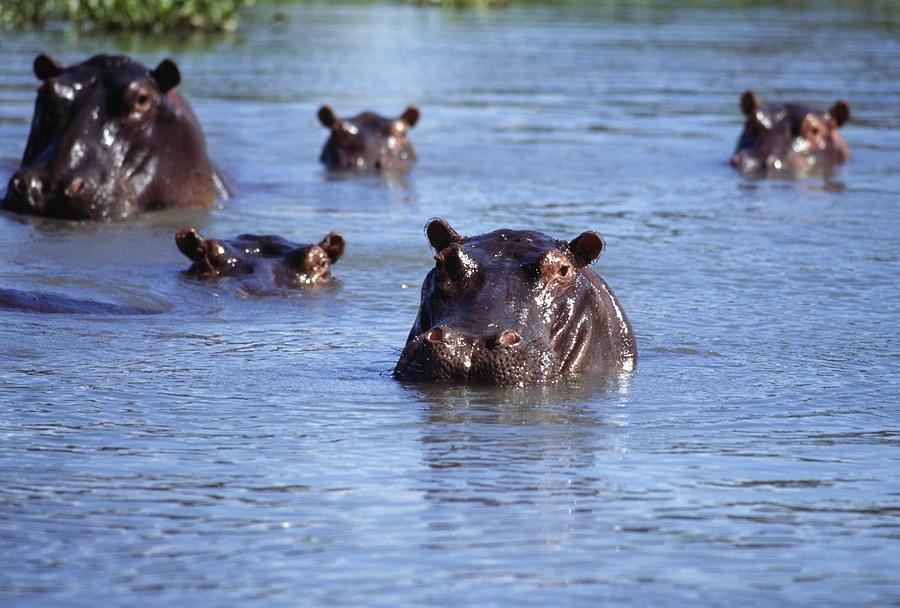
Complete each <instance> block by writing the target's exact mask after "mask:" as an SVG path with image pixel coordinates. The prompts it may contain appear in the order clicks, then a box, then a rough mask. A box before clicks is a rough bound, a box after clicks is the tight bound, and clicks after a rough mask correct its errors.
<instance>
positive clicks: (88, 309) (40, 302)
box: [0, 289, 162, 315]
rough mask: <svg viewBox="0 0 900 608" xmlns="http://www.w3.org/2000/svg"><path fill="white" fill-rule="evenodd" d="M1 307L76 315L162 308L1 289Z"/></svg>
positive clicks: (148, 312)
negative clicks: (139, 306)
mask: <svg viewBox="0 0 900 608" xmlns="http://www.w3.org/2000/svg"><path fill="white" fill-rule="evenodd" d="M0 309H3V310H15V311H20V312H27V313H43V314H76V315H154V314H159V313H161V312H162V310H152V309H149V308H138V307H135V306H126V305H123V304H115V303H113V302H101V301H98V300H86V299H83V298H71V297H69V296H64V295H60V294H55V293H49V292H44V291H22V290H19V289H0Z"/></svg>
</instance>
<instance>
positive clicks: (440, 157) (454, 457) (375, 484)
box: [0, 3, 900, 606]
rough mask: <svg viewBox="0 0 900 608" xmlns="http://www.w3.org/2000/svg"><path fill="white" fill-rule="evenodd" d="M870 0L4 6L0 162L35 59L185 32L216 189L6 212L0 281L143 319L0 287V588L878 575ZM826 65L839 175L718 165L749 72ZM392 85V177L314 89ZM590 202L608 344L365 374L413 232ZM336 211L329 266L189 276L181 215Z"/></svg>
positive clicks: (287, 591) (504, 594) (881, 71)
mask: <svg viewBox="0 0 900 608" xmlns="http://www.w3.org/2000/svg"><path fill="white" fill-rule="evenodd" d="M895 16H896V13H889V12H885V11H882V10H872V11H870V12H867V11H863V10H860V11H849V10H848V11H844V10H837V9H822V8H820V7H818V5H816V6H815V7H813V8H812V9H810V10H808V11H804V10H787V9H784V8H765V7H762V8H745V9H709V8H707V9H674V8H667V7H666V5H662V6H660V7H657V8H655V9H630V10H629V9H615V10H614V9H602V8H600V7H592V6H579V5H565V6H562V7H541V6H526V7H514V8H510V9H509V10H505V11H498V12H454V11H441V10H438V9H421V8H414V7H407V6H394V5H376V6H372V5H365V4H362V5H359V4H355V5H347V6H328V5H326V4H324V3H322V4H314V5H303V4H300V5H277V6H259V7H255V8H253V9H251V10H250V11H249V12H248V13H247V14H246V15H245V18H244V20H243V24H242V27H241V29H239V30H238V32H237V33H235V34H233V35H227V36H210V37H197V38H186V39H184V38H160V37H151V38H145V37H141V36H135V35H126V36H111V37H99V36H96V35H94V36H91V35H77V34H73V33H71V32H69V31H68V30H65V29H58V28H51V29H50V30H47V31H44V32H31V33H28V32H25V33H12V32H8V33H5V34H4V35H3V39H2V44H0V66H2V67H0V99H2V103H0V180H2V181H4V182H5V180H6V179H7V177H8V175H9V174H10V173H11V172H12V171H13V170H14V168H15V167H16V164H17V162H18V159H19V157H20V155H21V152H22V150H23V148H24V143H25V139H26V136H27V131H28V127H29V123H30V117H31V106H32V103H33V90H34V86H35V81H34V78H33V76H32V74H31V72H30V66H31V61H32V59H33V57H34V55H36V54H37V53H38V52H42V51H43V52H48V53H50V54H52V55H54V56H56V57H58V58H60V59H61V60H63V62H65V63H74V62H77V61H80V60H82V59H84V58H86V57H87V56H89V55H90V54H92V53H95V52H100V51H115V52H126V53H129V54H132V55H134V56H136V57H138V58H139V59H141V60H143V61H144V62H146V63H150V64H153V65H155V64H156V62H158V61H159V60H160V59H162V58H163V57H165V56H171V57H173V58H174V59H176V61H177V62H178V63H179V65H180V67H181V71H182V74H183V77H184V82H183V84H182V85H181V88H182V90H183V91H184V92H185V94H186V95H187V97H188V98H189V99H190V100H191V101H192V103H193V105H194V108H195V110H196V112H197V114H198V115H199V117H200V119H201V121H202V123H203V125H204V128H205V130H206V133H207V137H208V143H209V148H210V150H211V153H212V155H213V157H214V158H215V159H216V161H217V162H218V164H219V165H220V166H221V167H222V168H223V169H224V170H225V171H226V173H227V174H228V175H229V176H230V177H231V179H232V181H233V182H234V184H235V185H236V187H237V189H238V191H239V194H238V195H237V196H236V197H235V198H234V199H232V200H229V201H227V202H224V203H222V204H221V206H220V207H218V208H216V209H215V210H213V211H211V212H199V211H186V212H173V213H167V214H159V215H148V216H145V217H144V218H141V219H139V220H137V221H134V222H129V223H122V224H115V225H70V224H66V223H59V222H48V221H41V220H31V219H22V218H19V217H15V216H10V215H4V216H2V217H0V247H2V250H3V251H4V255H3V256H0V288H2V289H20V290H34V291H42V292H50V293H54V294H58V295H62V296H66V297H70V298H81V299H84V298H89V299H95V300H100V301H104V302H109V303H112V304H116V305H121V306H128V307H137V308H150V309H153V310H157V311H161V312H160V313H159V314H154V315H111V314H107V315H104V314H100V315H77V314H44V315H41V314H29V313H23V312H18V311H0V319H2V321H0V345H2V349H0V369H2V372H0V402H2V404H3V407H2V410H0V411H2V414H0V433H2V441H0V603H2V604H3V605H5V606H15V605H67V606H94V605H97V604H98V603H102V604H103V605H119V606H125V605H127V606H132V605H171V606H187V605H190V606H197V605H204V606H205V605H233V604H240V605H242V606H257V605H258V606H263V605H264V606H278V605H284V606H288V605H309V606H311V605H321V606H351V605H352V606H356V605H372V606H388V605H389V606H397V605H433V606H437V605H440V606H459V605H479V606H491V605H498V606H499V605H517V606H547V605H579V606H589V605H590V606H593V605H597V604H607V605H623V606H624V605H628V606H633V605H659V606H683V605H685V604H687V603H689V602H690V603H694V604H698V603H699V604H700V605H708V606H733V605H778V606H785V605H816V606H847V605H854V606H863V605H868V606H885V605H890V604H896V603H898V602H900V574H898V573H897V566H896V564H897V562H898V558H900V473H898V471H900V466H898V465H900V449H898V448H900V430H898V426H900V425H898V411H900V410H898V406H897V403H898V401H900V378H898V374H897V372H898V359H900V349H898V344H897V336H898V327H900V321H898V319H900V287H898V281H897V278H898V276H900V213H898V212H897V208H896V206H897V202H898V200H900V198H898V194H900V163H898V159H900V140H898V138H897V137H896V133H897V131H898V127H900V114H898V112H897V108H898V107H900V78H898V72H897V69H896V66H897V65H900V41H898V37H897V31H898V29H897V25H896V23H895V22H894V23H892V22H890V21H889V20H890V19H891V18H892V17H895ZM747 88H753V89H755V90H756V91H757V92H758V93H759V94H760V95H761V96H762V98H763V99H764V100H769V101H773V102H775V101H787V100H794V99H796V100H800V101H804V102H807V103H810V104H813V105H816V106H819V107H823V108H824V107H827V106H829V105H830V104H831V103H832V102H833V101H834V100H836V99H837V98H839V97H844V98H846V99H848V100H849V101H850V103H851V107H852V109H853V112H854V120H853V121H851V122H850V123H849V124H848V125H847V126H846V127H845V128H844V130H843V131H844V134H845V135H844V136H845V139H846V140H847V142H848V145H849V146H850V148H851V151H852V154H853V159H852V161H851V163H850V164H849V165H847V166H846V167H845V168H843V169H841V170H840V171H839V172H838V173H837V174H836V175H835V176H833V177H832V178H830V179H829V180H823V179H809V180H802V181H791V180H772V181H750V180H745V179H742V178H740V177H739V176H737V175H735V174H734V173H733V172H732V170H731V169H730V168H729V167H728V166H727V165H726V160H727V158H728V157H729V156H730V154H731V152H732V149H733V145H734V142H735V141H736V138H737V136H738V133H739V131H740V122H741V115H740V112H739V109H738V100H739V96H740V94H741V93H742V92H743V91H744V90H745V89H747ZM322 103H329V104H331V105H332V106H333V107H334V108H335V110H336V111H337V112H339V113H344V114H348V115H349V114H354V113H356V112H358V111H361V110H363V109H373V110H376V111H379V112H381V113H384V114H399V113H400V112H402V111H403V109H404V108H405V107H406V105H408V104H410V103H415V104H418V105H419V107H420V108H421V109H422V119H421V121H420V122H419V124H418V125H417V126H416V128H415V129H413V131H412V133H411V139H412V141H413V143H414V145H415V146H416V149H417V152H418V154H419V157H420V162H419V163H418V165H417V166H416V167H415V169H414V170H413V171H412V173H410V175H409V176H408V178H407V179H405V180H392V181H387V182H385V181H383V180H380V179H377V178H362V179H331V178H329V177H327V176H326V175H325V174H324V172H323V171H322V169H321V167H320V166H319V164H318V162H317V158H318V153H319V150H320V147H321V145H322V143H323V142H324V140H325V136H326V133H325V132H324V130H323V129H322V128H321V127H320V126H319V125H318V123H317V120H316V110H317V109H318V107H319V105H320V104H322ZM433 216H442V217H445V218H447V219H448V220H449V221H450V222H451V223H452V224H453V225H454V227H456V228H457V229H458V230H459V231H460V232H461V233H463V234H476V233H479V232H483V231H488V230H493V229H495V228H498V227H504V226H506V227H513V228H523V229H538V230H542V231H544V232H547V233H549V234H552V235H554V236H556V237H558V238H567V239H568V238H572V237H574V236H576V235H578V234H579V233H580V232H582V231H583V230H586V229H596V230H598V231H600V232H601V233H603V235H604V236H605V237H606V240H607V244H608V249H607V251H606V253H605V254H604V256H603V257H602V258H601V259H600V261H599V263H598V264H597V265H596V268H597V270H598V271H599V272H600V274H601V275H603V276H604V277H605V278H606V280H607V281H608V282H609V284H610V285H611V286H612V288H613V289H614V290H615V291H616V293H617V295H618V296H619V298H620V300H621V302H622V305H623V306H624V308H625V310H626V311H627V312H628V314H629V315H630V317H631V321H632V323H633V325H634V328H635V330H636V333H637V337H638V347H639V352H640V355H639V361H638V366H637V370H636V371H635V372H634V373H633V374H628V375H623V376H621V377H609V378H595V379H585V380H583V381H581V382H576V383H572V384H566V385H562V386H556V387H550V388H536V389H529V390H522V389H502V390H501V389H492V388H486V387H440V386H438V387H430V386H416V385H404V384H401V383H398V382H395V381H394V380H392V379H391V378H390V376H389V374H388V372H389V370H390V369H391V368H392V366H393V364H394V362H395V361H396V358H397V356H398V354H399V350H400V348H401V347H402V345H403V342H404V340H405V337H406V333H407V332H408V330H409V327H410V325H411V324H412V321H413V318H414V316H415V311H416V308H417V305H418V301H417V299H418V286H419V284H420V283H421V280H422V278H423V277H424V275H425V273H426V271H427V269H428V268H429V266H430V264H429V262H430V261H431V257H430V256H431V253H430V251H429V249H428V247H427V244H426V241H425V238H424V235H423V234H422V227H423V225H424V223H425V221H426V220H427V219H428V218H430V217H433ZM184 225H193V226H195V227H197V228H198V229H199V230H200V231H201V232H203V233H205V234H209V235H212V236H217V237H226V238H227V237H232V236H235V235H237V234H239V233H241V232H248V231H251V232H275V233H279V234H281V235H282V236H284V237H286V238H289V239H292V240H297V241H302V242H317V241H318V240H319V239H320V238H321V237H322V236H323V235H325V234H326V233H327V232H328V231H330V230H333V229H334V230H339V231H341V232H342V233H343V234H344V236H345V237H346V239H347V243H348V246H347V253H346V255H345V257H344V258H343V259H342V260H341V261H340V262H339V263H338V264H337V265H336V267H335V274H336V275H337V276H338V277H339V278H340V281H341V285H340V288H339V289H338V290H336V291H332V292H326V293H320V294H297V295H295V296H293V297H277V296H276V297H271V296H270V297H258V296H253V295H251V294H248V293H245V292H244V291H243V290H241V288H240V285H239V284H236V283H221V284H218V285H215V286H210V285H203V284H199V283H197V282H193V281H189V280H186V279H185V278H184V277H183V276H182V275H181V274H180V271H181V270H183V269H185V268H187V266H188V261H187V259H186V258H184V257H183V256H182V255H181V254H180V253H179V252H178V250H177V249H176V248H175V245H174V239H173V235H174V233H175V232H176V231H177V230H178V229H179V228H181V227H183V226H184Z"/></svg>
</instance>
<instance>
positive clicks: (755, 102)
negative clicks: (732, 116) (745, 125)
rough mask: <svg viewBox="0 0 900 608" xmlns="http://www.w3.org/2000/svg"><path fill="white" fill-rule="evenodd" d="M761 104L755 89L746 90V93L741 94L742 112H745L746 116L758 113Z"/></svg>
mask: <svg viewBox="0 0 900 608" xmlns="http://www.w3.org/2000/svg"><path fill="white" fill-rule="evenodd" d="M761 106H762V104H761V103H760V102H759V97H757V96H756V93H754V92H753V91H744V94H743V95H741V112H743V113H744V116H750V115H752V114H756V113H757V112H758V111H759V108H760V107H761Z"/></svg>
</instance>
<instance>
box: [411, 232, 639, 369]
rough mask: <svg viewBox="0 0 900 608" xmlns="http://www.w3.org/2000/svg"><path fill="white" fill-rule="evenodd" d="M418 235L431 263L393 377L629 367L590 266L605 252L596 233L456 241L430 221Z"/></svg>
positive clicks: (627, 341)
mask: <svg viewBox="0 0 900 608" xmlns="http://www.w3.org/2000/svg"><path fill="white" fill-rule="evenodd" d="M425 233H426V236H427V238H428V242H429V243H430V244H431V246H432V247H433V248H434V250H435V252H436V255H435V256H434V259H435V266H434V268H433V269H432V270H431V271H430V272H429V273H428V275H427V276H426V277H425V281H424V283H423V285H422V292H421V304H420V307H419V313H418V316H417V317H416V321H415V323H414V324H413V326H412V330H411V331H410V332H409V337H408V338H407V342H406V346H405V348H404V349H403V352H402V353H401V355H400V360H399V361H398V362H397V365H396V367H395V369H394V376H395V377H397V378H399V379H402V380H424V381H435V382H475V383H492V384H501V385H526V384H547V383H552V382H555V381H557V380H558V379H561V378H563V377H566V376H571V375H574V374H577V373H582V372H591V371H601V370H631V369H633V367H634V365H635V362H636V360H637V347H636V344H635V337H634V333H633V331H632V329H631V324H630V322H629V321H628V317H627V316H626V315H625V311H624V310H622V306H621V305H620V304H619V302H618V300H617V299H616V296H615V295H613V292H612V290H611V289H610V288H609V286H608V285H607V284H606V282H605V281H604V280H603V279H601V278H600V277H599V276H597V274H596V273H594V271H593V270H592V269H591V268H590V266H589V264H590V263H591V262H593V261H594V260H595V259H597V257H599V256H600V254H601V252H602V251H603V249H604V241H603V238H602V237H601V236H600V235H599V234H597V233H596V232H592V231H587V232H583V233H582V234H581V235H579V236H577V237H575V238H574V239H572V240H571V241H560V240H556V239H554V238H552V237H549V236H547V235H546V234H543V233H541V232H534V231H529V230H507V229H503V230H495V231H494V232H489V233H487V234H482V235H478V236H470V237H463V236H460V235H459V234H458V233H457V232H456V231H455V230H454V229H453V228H452V227H451V226H450V224H448V223H447V222H446V221H445V220H443V219H433V220H431V221H430V222H428V224H427V225H426V227H425Z"/></svg>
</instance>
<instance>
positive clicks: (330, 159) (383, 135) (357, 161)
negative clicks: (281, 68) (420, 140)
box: [319, 106, 419, 172]
mask: <svg viewBox="0 0 900 608" xmlns="http://www.w3.org/2000/svg"><path fill="white" fill-rule="evenodd" d="M418 120H419V110H418V108H416V107H415V106H409V107H408V108H406V111H404V112H403V114H401V115H400V116H398V117H397V118H385V117H384V116H380V115H378V114H375V113H374V112H363V113H362V114H358V115H356V116H354V117H352V118H341V117H339V116H338V115H336V114H335V113H334V110H332V109H331V107H329V106H322V107H321V108H319V121H320V122H321V123H322V125H324V126H325V127H328V128H329V129H330V130H331V135H330V136H329V137H328V140H327V141H326V142H325V146H324V147H323V148H322V155H321V156H320V160H321V161H322V162H323V163H324V164H325V167H326V168H328V169H330V170H354V171H362V172H366V171H369V172H403V171H406V170H408V169H409V168H410V167H411V166H412V163H413V162H415V160H416V153H415V151H414V150H413V147H412V144H411V143H410V142H409V139H408V138H407V134H408V133H409V130H410V129H411V128H413V126H415V124H416V123H417V122H418Z"/></svg>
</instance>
